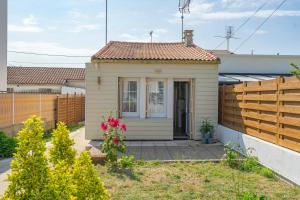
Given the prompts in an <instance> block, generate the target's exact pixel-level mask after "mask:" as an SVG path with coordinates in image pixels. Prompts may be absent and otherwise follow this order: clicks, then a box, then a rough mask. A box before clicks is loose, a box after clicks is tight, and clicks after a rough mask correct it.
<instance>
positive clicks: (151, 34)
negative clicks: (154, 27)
mask: <svg viewBox="0 0 300 200" xmlns="http://www.w3.org/2000/svg"><path fill="white" fill-rule="evenodd" d="M153 33H154V31H150V33H149V35H150V41H151V43H152V38H153V37H152V36H153Z"/></svg>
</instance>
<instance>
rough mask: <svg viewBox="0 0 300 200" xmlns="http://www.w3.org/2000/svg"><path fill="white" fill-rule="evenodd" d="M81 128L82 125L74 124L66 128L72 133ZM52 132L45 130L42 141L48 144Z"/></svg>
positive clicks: (51, 130)
mask: <svg viewBox="0 0 300 200" xmlns="http://www.w3.org/2000/svg"><path fill="white" fill-rule="evenodd" d="M83 126H84V124H74V125H70V126H68V129H69V131H70V132H71V133H72V132H74V131H76V130H78V129H80V128H82V127H83ZM52 132H53V129H50V130H47V131H46V132H45V134H44V141H45V142H50V141H51V137H52Z"/></svg>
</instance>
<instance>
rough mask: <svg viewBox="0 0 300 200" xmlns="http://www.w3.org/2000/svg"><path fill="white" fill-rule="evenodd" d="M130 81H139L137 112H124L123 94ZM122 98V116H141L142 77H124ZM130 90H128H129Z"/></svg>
mask: <svg viewBox="0 0 300 200" xmlns="http://www.w3.org/2000/svg"><path fill="white" fill-rule="evenodd" d="M129 81H135V82H137V105H136V106H137V108H136V112H123V95H124V85H125V84H126V83H127V82H129ZM122 85H123V88H122V90H121V91H122V94H121V95H122V98H121V102H120V103H121V104H122V111H121V112H122V116H123V117H139V116H140V79H139V78H122ZM127 92H128V91H127Z"/></svg>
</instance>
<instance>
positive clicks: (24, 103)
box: [0, 93, 85, 135]
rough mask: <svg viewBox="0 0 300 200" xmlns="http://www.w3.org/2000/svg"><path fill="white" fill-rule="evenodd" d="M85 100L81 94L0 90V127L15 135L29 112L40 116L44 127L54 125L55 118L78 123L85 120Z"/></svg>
mask: <svg viewBox="0 0 300 200" xmlns="http://www.w3.org/2000/svg"><path fill="white" fill-rule="evenodd" d="M84 103H85V97H84V96H82V95H55V94H34V93H32V94H31V93H29V94H26V93H0V129H2V130H4V131H5V132H6V133H7V134H9V135H15V133H16V132H17V131H18V130H19V129H20V128H21V127H22V122H23V121H25V120H26V119H27V118H29V117H30V116H32V115H37V116H40V117H41V118H42V119H43V120H44V121H45V128H46V129H50V128H53V127H55V124H56V122H58V121H63V122H65V123H66V124H68V125H70V124H74V123H78V122H81V121H84V119H85V117H84ZM60 113H64V115H63V116H62V115H61V114H60Z"/></svg>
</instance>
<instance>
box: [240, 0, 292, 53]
mask: <svg viewBox="0 0 300 200" xmlns="http://www.w3.org/2000/svg"><path fill="white" fill-rule="evenodd" d="M286 1H287V0H283V1H282V2H281V3H280V4H279V5H278V6H277V7H276V8H275V10H274V11H273V12H272V13H271V14H270V15H269V16H268V17H267V18H266V19H265V20H264V21H263V22H262V23H261V24H260V25H259V26H258V27H257V28H256V29H255V30H254V31H253V32H252V33H251V34H250V35H249V36H248V37H247V38H246V39H245V40H243V41H242V42H241V44H240V45H239V46H238V47H237V48H236V49H235V50H234V52H235V51H237V50H239V49H240V48H241V47H242V46H243V45H244V44H245V43H246V42H247V41H248V40H249V39H250V38H251V37H253V35H255V33H256V32H257V31H258V30H259V29H260V28H261V27H262V26H263V25H264V24H265V23H266V22H267V21H268V20H269V19H270V18H271V17H272V16H273V15H274V13H275V12H276V11H277V10H278V9H280V8H281V6H282V5H283V4H284V3H285V2H286Z"/></svg>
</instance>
